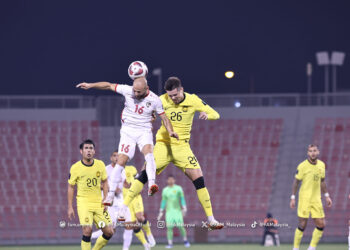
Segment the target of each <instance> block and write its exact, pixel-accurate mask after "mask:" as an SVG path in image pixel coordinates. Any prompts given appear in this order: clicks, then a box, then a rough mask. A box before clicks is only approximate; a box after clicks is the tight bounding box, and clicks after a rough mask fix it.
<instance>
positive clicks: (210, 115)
mask: <svg viewBox="0 0 350 250" xmlns="http://www.w3.org/2000/svg"><path fill="white" fill-rule="evenodd" d="M194 96H195V106H196V111H198V112H200V113H199V119H201V120H218V119H220V114H219V113H218V112H217V111H216V110H215V109H213V108H212V107H210V106H209V105H208V104H206V103H205V102H204V101H202V99H200V98H199V97H198V96H196V95H194Z"/></svg>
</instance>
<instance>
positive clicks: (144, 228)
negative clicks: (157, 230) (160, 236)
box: [142, 220, 152, 236]
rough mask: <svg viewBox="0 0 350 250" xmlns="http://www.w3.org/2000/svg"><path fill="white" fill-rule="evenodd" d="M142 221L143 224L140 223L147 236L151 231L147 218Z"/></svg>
mask: <svg viewBox="0 0 350 250" xmlns="http://www.w3.org/2000/svg"><path fill="white" fill-rule="evenodd" d="M143 223H144V224H143V225H142V229H143V230H144V231H145V233H146V235H147V236H149V235H151V234H152V232H151V228H150V226H149V222H148V220H145V221H144V222H143Z"/></svg>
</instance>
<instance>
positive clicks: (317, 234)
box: [310, 227, 323, 247]
mask: <svg viewBox="0 0 350 250" xmlns="http://www.w3.org/2000/svg"><path fill="white" fill-rule="evenodd" d="M322 234H323V228H319V227H316V228H315V229H314V232H313V233H312V239H311V242H310V247H317V244H318V242H319V241H320V239H321V237H322Z"/></svg>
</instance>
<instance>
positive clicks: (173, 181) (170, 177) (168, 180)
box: [167, 175, 175, 186]
mask: <svg viewBox="0 0 350 250" xmlns="http://www.w3.org/2000/svg"><path fill="white" fill-rule="evenodd" d="M167 184H168V186H173V185H174V184H175V177H174V176H173V175H169V176H168V179H167Z"/></svg>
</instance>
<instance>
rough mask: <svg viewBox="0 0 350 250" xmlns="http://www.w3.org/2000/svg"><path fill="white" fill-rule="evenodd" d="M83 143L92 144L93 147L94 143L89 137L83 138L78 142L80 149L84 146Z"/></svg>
mask: <svg viewBox="0 0 350 250" xmlns="http://www.w3.org/2000/svg"><path fill="white" fill-rule="evenodd" d="M85 144H89V145H94V147H95V143H94V141H93V140H91V139H86V140H84V141H83V142H82V143H80V145H79V148H80V149H83V147H84V145H85Z"/></svg>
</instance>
